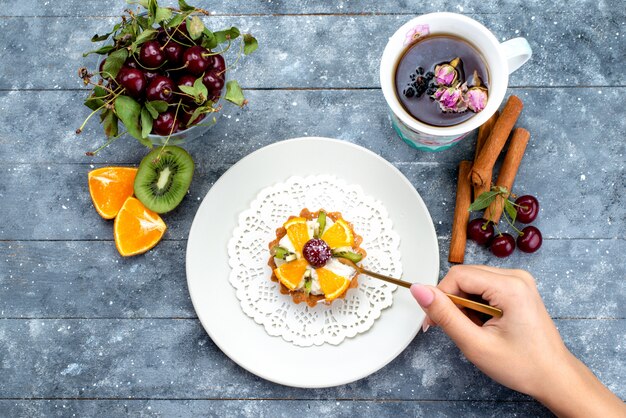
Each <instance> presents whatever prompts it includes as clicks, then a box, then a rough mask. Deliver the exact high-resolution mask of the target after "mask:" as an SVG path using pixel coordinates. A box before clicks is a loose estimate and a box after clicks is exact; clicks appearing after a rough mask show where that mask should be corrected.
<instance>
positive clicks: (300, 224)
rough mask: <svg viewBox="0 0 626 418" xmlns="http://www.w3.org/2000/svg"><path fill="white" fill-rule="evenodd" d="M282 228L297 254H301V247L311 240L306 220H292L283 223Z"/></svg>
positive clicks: (300, 218)
mask: <svg viewBox="0 0 626 418" xmlns="http://www.w3.org/2000/svg"><path fill="white" fill-rule="evenodd" d="M283 227H284V228H285V229H286V230H287V236H288V237H289V240H290V241H291V243H292V244H293V246H294V248H295V250H296V252H297V253H298V254H301V253H302V247H304V244H306V243H307V241H308V240H310V239H311V237H310V236H309V227H308V226H307V225H306V218H302V217H299V218H292V219H290V220H288V221H287V222H285V224H284V225H283Z"/></svg>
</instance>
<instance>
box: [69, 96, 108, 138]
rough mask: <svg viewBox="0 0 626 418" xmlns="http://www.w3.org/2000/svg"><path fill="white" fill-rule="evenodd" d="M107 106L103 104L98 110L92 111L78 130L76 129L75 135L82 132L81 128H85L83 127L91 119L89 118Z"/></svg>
mask: <svg viewBox="0 0 626 418" xmlns="http://www.w3.org/2000/svg"><path fill="white" fill-rule="evenodd" d="M106 105H107V104H106V103H104V104H103V105H102V106H100V107H99V108H97V109H96V110H94V111H92V112H91V113H90V114H89V116H87V118H86V119H85V120H84V121H83V124H82V125H80V128H78V129H76V133H77V134H79V133H81V132H82V131H83V128H84V127H85V125H86V124H87V121H89V119H91V117H92V116H93V115H95V114H96V113H97V112H98V111H99V110H100V109H102V108H103V107H105V106H106Z"/></svg>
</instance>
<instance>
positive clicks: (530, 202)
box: [467, 195, 543, 258]
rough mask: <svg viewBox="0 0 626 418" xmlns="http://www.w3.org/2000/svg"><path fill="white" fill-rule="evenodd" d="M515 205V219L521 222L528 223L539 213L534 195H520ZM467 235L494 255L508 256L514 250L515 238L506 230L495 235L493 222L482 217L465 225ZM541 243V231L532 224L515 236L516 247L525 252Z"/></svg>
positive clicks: (532, 251) (536, 247)
mask: <svg viewBox="0 0 626 418" xmlns="http://www.w3.org/2000/svg"><path fill="white" fill-rule="evenodd" d="M515 205H516V206H515V210H516V211H517V216H516V219H517V220H518V221H519V222H521V223H524V224H529V223H531V222H532V221H534V220H535V219H536V218H537V215H538V214H539V202H538V201H537V199H536V198H535V197H534V196H531V195H525V196H520V197H518V198H517V199H516V200H515ZM467 236H468V237H469V238H470V239H471V240H472V241H475V242H476V243H477V244H480V245H485V246H488V247H489V249H490V250H491V252H492V253H493V255H495V256H496V257H500V258H504V257H508V256H510V255H511V254H513V251H514V250H515V243H516V240H515V238H513V236H512V235H511V234H508V233H506V232H505V233H501V234H499V235H498V236H495V229H494V227H493V223H491V222H489V221H487V220H486V219H483V218H477V219H474V220H472V221H470V223H469V224H468V226H467ZM542 243H543V238H542V236H541V231H539V229H538V228H537V227H534V226H532V225H529V226H526V227H524V229H522V231H521V234H520V235H519V236H518V237H517V248H519V249H520V250H521V251H523V252H525V253H534V252H535V251H537V250H538V249H539V248H540V247H541V244H542Z"/></svg>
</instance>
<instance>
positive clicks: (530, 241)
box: [517, 226, 543, 253]
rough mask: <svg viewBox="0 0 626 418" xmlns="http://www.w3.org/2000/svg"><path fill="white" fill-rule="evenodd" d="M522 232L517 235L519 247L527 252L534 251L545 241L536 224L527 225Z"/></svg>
mask: <svg viewBox="0 0 626 418" xmlns="http://www.w3.org/2000/svg"><path fill="white" fill-rule="evenodd" d="M522 234H523V235H520V236H518V237H517V247H518V248H519V249H520V250H521V251H524V252H525V253H534V252H535V251H537V250H538V249H539V248H540V247H541V244H542V243H543V238H542V237H541V231H539V229H537V228H535V227H534V226H527V227H526V228H524V229H522Z"/></svg>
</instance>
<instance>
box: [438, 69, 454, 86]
mask: <svg viewBox="0 0 626 418" xmlns="http://www.w3.org/2000/svg"><path fill="white" fill-rule="evenodd" d="M456 79H457V72H456V69H455V68H454V67H453V66H451V65H450V64H441V65H438V66H436V67H435V81H436V82H437V84H438V85H440V86H451V85H452V84H454V82H455V81H456Z"/></svg>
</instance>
